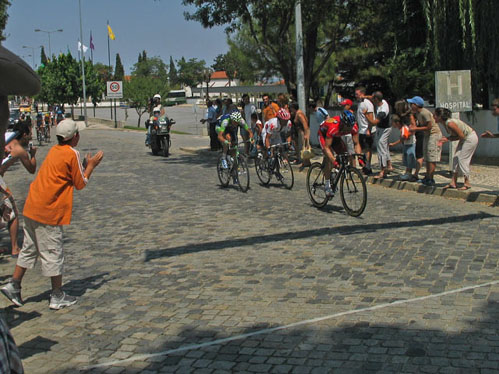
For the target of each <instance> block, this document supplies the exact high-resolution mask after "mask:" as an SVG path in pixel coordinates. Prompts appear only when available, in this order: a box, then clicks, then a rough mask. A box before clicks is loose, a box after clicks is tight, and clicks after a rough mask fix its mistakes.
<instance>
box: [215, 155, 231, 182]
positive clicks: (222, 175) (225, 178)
mask: <svg viewBox="0 0 499 374" xmlns="http://www.w3.org/2000/svg"><path fill="white" fill-rule="evenodd" d="M222 158H223V153H222V154H220V157H218V161H217V174H218V179H219V180H220V184H221V185H222V187H227V186H228V185H229V181H230V169H229V168H224V167H223V165H222Z"/></svg>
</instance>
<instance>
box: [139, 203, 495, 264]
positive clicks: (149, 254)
mask: <svg viewBox="0 0 499 374" xmlns="http://www.w3.org/2000/svg"><path fill="white" fill-rule="evenodd" d="M492 217H497V216H495V215H492V214H488V213H485V212H481V213H475V214H466V215H463V216H453V217H443V218H432V219H423V220H411V221H405V222H399V221H397V222H386V223H375V224H366V225H359V224H357V225H351V224H349V225H345V226H339V227H322V228H317V229H309V230H302V231H293V232H282V233H279V234H269V235H258V236H252V237H246V238H234V239H227V240H220V241H216V242H208V243H191V244H187V245H182V246H178V247H172V248H164V249H148V250H147V251H146V252H145V259H144V261H145V262H148V261H151V260H154V259H158V258H162V257H173V256H180V255H184V254H188V253H196V252H203V251H214V250H220V249H226V248H237V247H243V246H246V245H255V244H263V243H269V242H278V241H284V240H296V239H306V238H312V237H320V236H326V235H333V234H341V235H354V234H364V233H369V232H375V231H377V230H386V229H389V230H393V229H396V228H404V227H420V226H434V225H442V224H446V223H454V222H467V221H475V220H480V219H484V218H492Z"/></svg>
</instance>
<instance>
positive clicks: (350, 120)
mask: <svg viewBox="0 0 499 374" xmlns="http://www.w3.org/2000/svg"><path fill="white" fill-rule="evenodd" d="M354 125H355V116H354V115H353V113H352V112H350V111H349V110H344V111H343V112H342V113H341V115H340V128H341V131H351V130H352V129H353V126H354Z"/></svg>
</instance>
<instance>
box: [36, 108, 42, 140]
mask: <svg viewBox="0 0 499 374" xmlns="http://www.w3.org/2000/svg"><path fill="white" fill-rule="evenodd" d="M40 131H41V133H42V134H43V113H42V112H38V113H37V114H36V133H37V137H38V133H39V132H40Z"/></svg>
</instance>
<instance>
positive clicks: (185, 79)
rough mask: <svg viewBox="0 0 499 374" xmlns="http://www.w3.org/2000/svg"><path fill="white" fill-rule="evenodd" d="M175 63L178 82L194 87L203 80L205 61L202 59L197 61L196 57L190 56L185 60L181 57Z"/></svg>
mask: <svg viewBox="0 0 499 374" xmlns="http://www.w3.org/2000/svg"><path fill="white" fill-rule="evenodd" d="M177 64H178V80H179V83H181V84H183V85H185V86H190V87H195V86H197V85H198V84H199V83H202V82H203V79H204V78H203V74H204V71H205V70H206V62H205V61H204V60H200V61H198V59H197V58H191V59H189V61H186V60H185V58H184V57H182V58H181V59H180V60H179V61H178V63H177Z"/></svg>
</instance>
